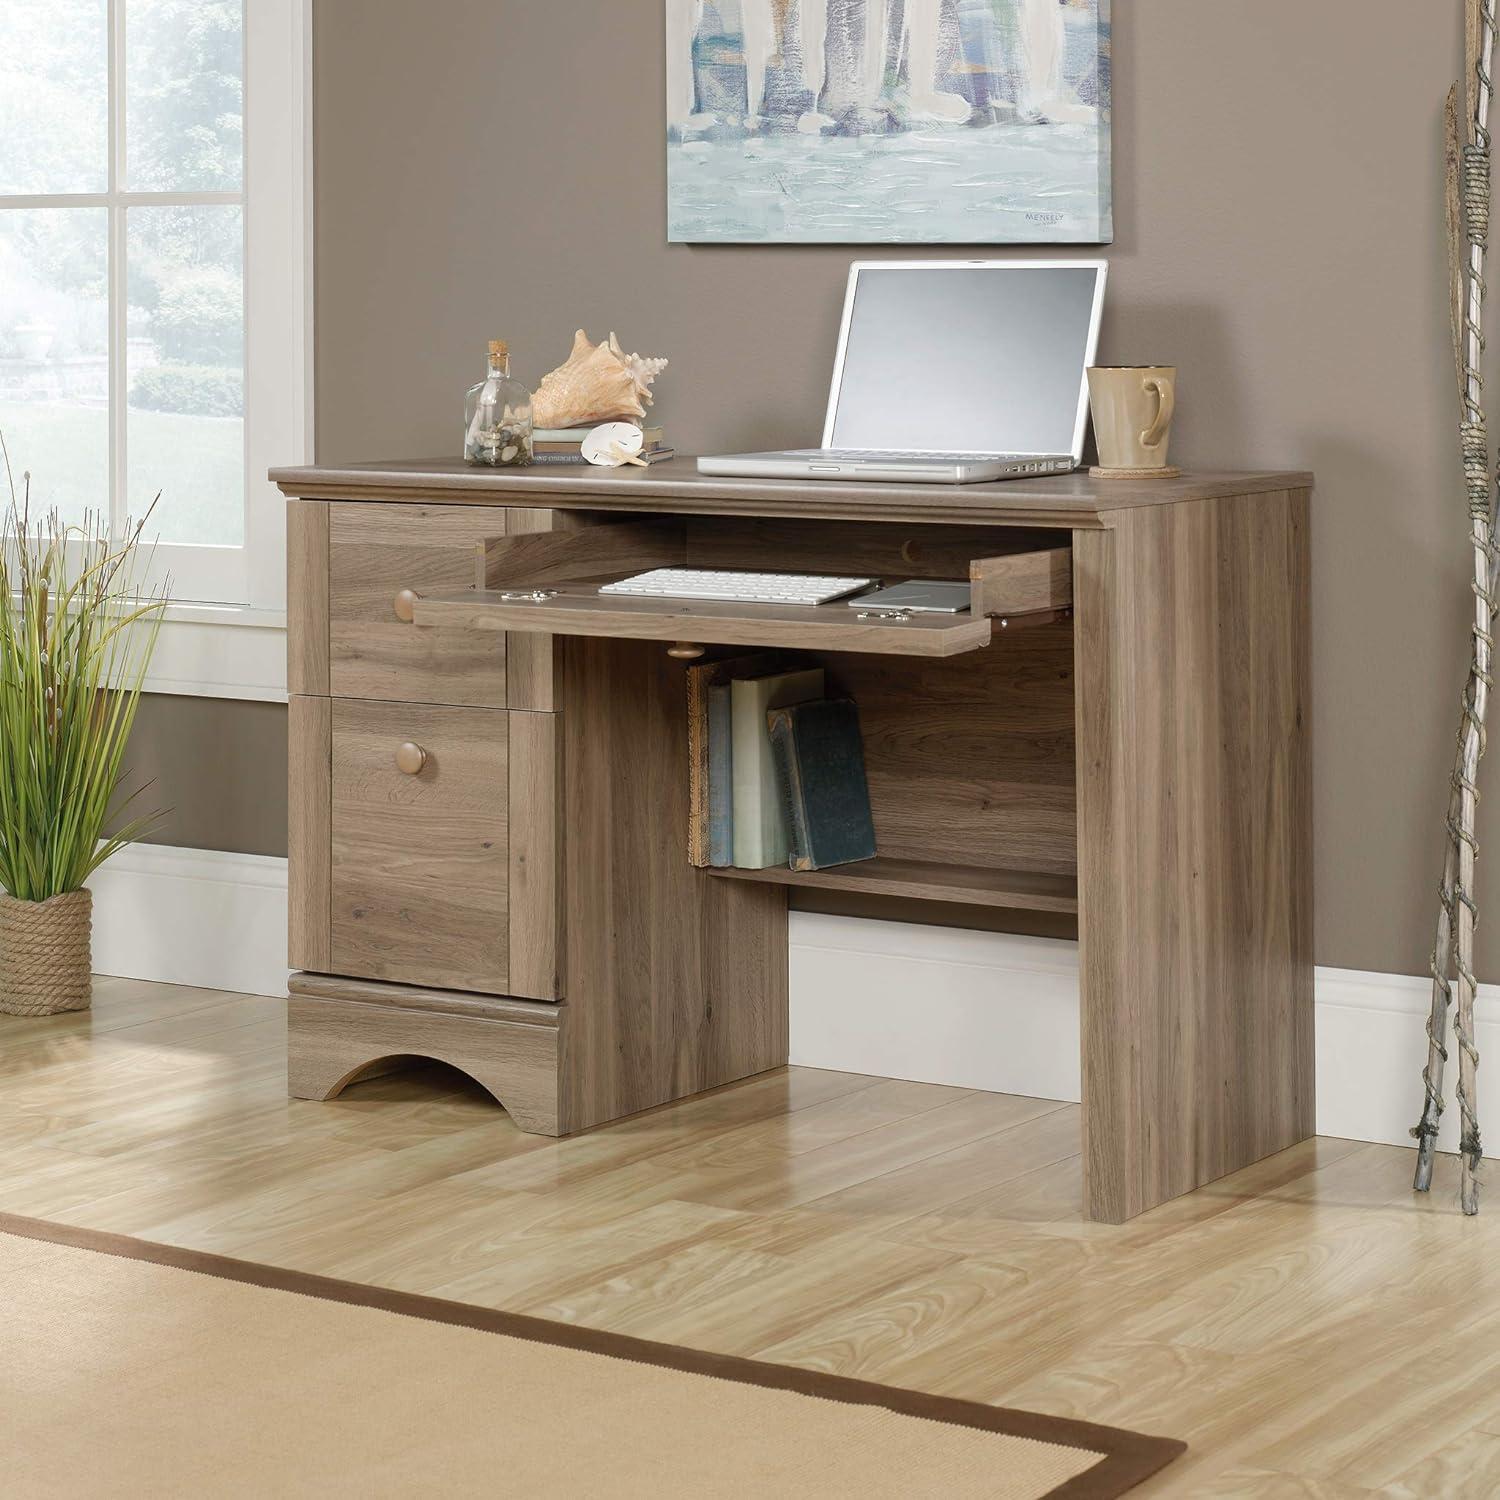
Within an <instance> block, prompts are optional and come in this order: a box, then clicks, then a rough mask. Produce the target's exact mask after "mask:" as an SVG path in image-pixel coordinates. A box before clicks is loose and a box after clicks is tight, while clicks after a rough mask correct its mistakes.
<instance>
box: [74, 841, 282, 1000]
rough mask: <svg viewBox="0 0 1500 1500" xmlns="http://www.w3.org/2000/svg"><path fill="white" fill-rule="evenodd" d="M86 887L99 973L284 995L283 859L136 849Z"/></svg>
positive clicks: (106, 867)
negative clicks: (89, 894)
mask: <svg viewBox="0 0 1500 1500" xmlns="http://www.w3.org/2000/svg"><path fill="white" fill-rule="evenodd" d="M89 887H90V889H91V890H92V891H93V893H94V968H95V970H96V971H97V972H98V973H100V974H119V975H122V976H124V977H125V978H127V979H155V980H161V981H165V982H167V983H171V984H188V985H196V986H200V987H201V988H203V989H216V990H234V991H237V992H239V993H242V994H248V995H284V994H286V977H287V973H288V972H289V971H288V969H287V965H286V861H285V860H284V859H273V858H269V857H267V856H264V855H259V854H225V853H222V852H220V851H216V850H208V849H176V848H171V847H169V846H168V845H165V844H136V845H133V846H132V847H130V848H128V849H122V850H121V851H120V852H119V853H118V854H117V855H115V857H114V858H113V859H111V860H110V861H109V862H108V863H107V864H105V865H103V866H102V867H101V868H100V869H98V870H96V871H95V872H94V874H93V875H92V876H91V877H90V879H89Z"/></svg>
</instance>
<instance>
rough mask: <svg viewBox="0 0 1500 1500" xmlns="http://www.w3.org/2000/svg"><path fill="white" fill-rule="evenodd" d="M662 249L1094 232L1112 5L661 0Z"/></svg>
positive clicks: (997, 240) (1099, 218)
mask: <svg viewBox="0 0 1500 1500" xmlns="http://www.w3.org/2000/svg"><path fill="white" fill-rule="evenodd" d="M666 6H667V205H668V207H667V218H668V238H669V239H670V240H672V241H673V242H705V241H706V242H714V241H717V242H733V243H742V244H744V243H751V244H755V243H760V244H777V243H815V242H834V243H845V244H847V243H877V244H917V243H926V244H969V245H1024V244H1038V243H1047V244H1065V243H1071V244H1105V243H1108V242H1109V241H1110V240H1111V239H1112V238H1113V226H1112V221H1111V213H1110V168H1109V106H1110V32H1109V0H666Z"/></svg>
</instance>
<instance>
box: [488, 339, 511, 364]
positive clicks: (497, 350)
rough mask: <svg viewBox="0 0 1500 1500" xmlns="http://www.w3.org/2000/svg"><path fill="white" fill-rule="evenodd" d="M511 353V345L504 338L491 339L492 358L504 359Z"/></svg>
mask: <svg viewBox="0 0 1500 1500" xmlns="http://www.w3.org/2000/svg"><path fill="white" fill-rule="evenodd" d="M509 353H510V345H509V344H507V343H506V342H505V340H504V339H491V340H490V358H491V359H504V358H505V357H506V356H507V355H508V354H509Z"/></svg>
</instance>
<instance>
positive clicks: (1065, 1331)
mask: <svg viewBox="0 0 1500 1500" xmlns="http://www.w3.org/2000/svg"><path fill="white" fill-rule="evenodd" d="M284 1067H285V1056H284V1022H283V1006H282V1005H281V1004H280V1003H279V1002H277V1001H272V1000H265V999H257V998H249V997H244V996H235V995H223V994H218V993H215V992H212V991H208V990H191V989H183V988H177V987H173V986H167V985H148V984H141V983H137V982H134V981H128V980H119V979H101V980H99V981H97V986H96V991H95V1010H94V1012H93V1013H92V1015H80V1016H67V1017H59V1018H55V1019H52V1020H47V1021H23V1020H14V1019H10V1018H6V1017H0V1209H4V1210H8V1211H10V1212H13V1213H20V1214H30V1215H34V1216H37V1217H41V1218H49V1219H57V1220H62V1221H64V1222H67V1223H75V1224H83V1225H88V1226H91V1227H95V1228H100V1229H111V1230H116V1231H118V1232H121V1233H125V1234H133V1235H139V1236H141V1237H144V1238H149V1239H155V1240H165V1241H167V1242H169V1243H172V1244H179V1245H187V1246H192V1247H194V1248H198V1249H203V1250H213V1251H218V1252H221V1253H224V1254H229V1255H236V1256H242V1257H245V1258H248V1259H252V1260H261V1261H269V1262H272V1263H274V1264H276V1265H281V1266H290V1267H296V1268H299V1269H303V1270H308V1271H318V1272H323V1273H325V1274H328V1275H333V1276H340V1277H346V1278H351V1279H354V1280H359V1281H367V1282H376V1283H379V1284H382V1285H387V1286H392V1287H399V1288H403V1289H407V1290H412V1291H420V1292H428V1293H432V1294H435V1295H438V1296H444V1297H453V1298H457V1299H460V1300H463V1301H467V1302H476V1303H482V1304H486V1305H490V1306H495V1307H504V1308H510V1309H513V1310H522V1311H526V1312H532V1313H537V1314H540V1315H542V1316H545V1317H551V1318H561V1319H568V1320H575V1321H579V1322H583V1323H587V1324H591V1325H594V1326H597V1327H603V1328H612V1329H617V1330H619V1331H621V1332H626V1333H633V1334H638V1335H642V1336H644V1337H647V1338H655V1339H664V1340H668V1341H671V1342H676V1343H685V1344H691V1345H695V1346H697V1347H700V1348H706V1349H714V1350H721V1351H724V1352H727V1353H734V1354H744V1355H752V1356H755V1357H757V1358H762V1359H767V1360H774V1361H779V1362H782V1363H789V1364H801V1365H808V1366H813V1367H816V1368H821V1369H827V1370H833V1371H837V1372H839V1373H843V1374H848V1375H855V1376H860V1377H863V1378H866V1379H871V1380H878V1381H884V1382H887V1383H890V1384H895V1385H903V1386H913V1387H917V1388H919V1389H922V1390H928V1391H935V1392H941V1393H944V1394H949V1395H955V1396H964V1397H968V1398H972V1399H976V1400H980V1401H988V1402H996V1403H1003V1404H1006V1405H1011V1406H1020V1407H1026V1408H1030V1409H1032V1410H1035V1411H1046V1412H1056V1413H1059V1414H1063V1415H1067V1416H1074V1417H1083V1418H1087V1419H1089V1420H1092V1421H1096V1422H1109V1423H1116V1424H1119V1425H1122V1426H1128V1427H1136V1428H1142V1429H1145V1430H1148V1431H1155V1432H1160V1433H1165V1434H1169V1435H1172V1436H1175V1437H1181V1438H1185V1439H1186V1440H1187V1441H1188V1442H1189V1443H1191V1444H1192V1451H1191V1452H1190V1453H1189V1454H1188V1455H1187V1456H1186V1457H1185V1458H1183V1459H1181V1460H1179V1462H1178V1463H1177V1464H1175V1465H1174V1466H1173V1468H1172V1469H1171V1470H1169V1471H1168V1472H1167V1473H1166V1474H1164V1475H1163V1476H1161V1477H1160V1478H1158V1479H1157V1480H1155V1481H1153V1482H1151V1483H1149V1484H1147V1485H1146V1486H1145V1487H1143V1488H1142V1489H1141V1490H1139V1491H1137V1492H1136V1493H1138V1494H1140V1495H1142V1496H1143V1497H1153V1496H1167V1495H1173V1496H1194V1497H1197V1496H1213V1497H1225V1496H1257V1497H1260V1496H1274V1497H1282V1496H1308V1497H1315V1500H1353V1497H1359V1496H1367V1495H1371V1494H1378V1495H1385V1496H1392V1497H1401V1500H1432V1497H1448V1496H1462V1497H1468V1496H1474V1497H1480V1496H1483V1497H1489V1496H1493V1495H1496V1494H1500V1199H1495V1200H1491V1201H1490V1202H1489V1203H1488V1204H1487V1205H1486V1206H1485V1208H1484V1211H1483V1212H1482V1214H1481V1216H1480V1217H1479V1218H1478V1219H1472V1220H1465V1219H1463V1218H1462V1217H1461V1216H1460V1215H1459V1214H1458V1212H1457V1208H1456V1204H1455V1201H1454V1200H1455V1185H1456V1171H1455V1169H1454V1167H1453V1164H1452V1162H1450V1161H1444V1162H1443V1163H1442V1165H1441V1166H1440V1169H1439V1181H1438V1184H1437V1188H1436V1189H1435V1191H1434V1193H1433V1195H1432V1197H1431V1199H1429V1200H1418V1199H1415V1198H1414V1197H1413V1195H1412V1194H1411V1192H1410V1186H1409V1185H1410V1178H1411V1168H1412V1161H1413V1154H1412V1153H1411V1152H1409V1151H1399V1150H1395V1149H1392V1148H1388V1147H1377V1146H1362V1145H1358V1144H1355V1143H1353V1142H1348V1141H1334V1140H1320V1141H1316V1142H1310V1143H1308V1144H1307V1145H1306V1146H1302V1147H1297V1148H1294V1149H1293V1150H1291V1151H1287V1152H1284V1153H1283V1154H1281V1155H1280V1156H1277V1157H1273V1158H1271V1159H1269V1160H1267V1161H1265V1162H1262V1163H1261V1164H1259V1165H1258V1166H1255V1167H1252V1168H1250V1169H1249V1170H1247V1171H1244V1172H1241V1173H1239V1174H1237V1175H1236V1176H1234V1177H1231V1178H1227V1179H1225V1180H1223V1181H1221V1182H1218V1183H1215V1184H1213V1185H1212V1186H1210V1187H1208V1188H1204V1189H1201V1190H1200V1191H1198V1192H1196V1193H1193V1194H1190V1195H1189V1196H1187V1197H1185V1198H1181V1199H1178V1200H1177V1201H1175V1202H1174V1203H1171V1204H1169V1205H1167V1206H1165V1207H1163V1208H1160V1209H1157V1210H1155V1211H1153V1212H1151V1213H1148V1214H1145V1215H1143V1216H1142V1217H1140V1218H1138V1219H1136V1220H1134V1221H1132V1222H1131V1223H1129V1224H1126V1225H1124V1226H1123V1227H1111V1226H1107V1225H1102V1224H1091V1223H1088V1222H1086V1221H1085V1220H1084V1219H1083V1216H1082V1204H1081V1189H1080V1181H1079V1160H1078V1154H1077V1153H1078V1117H1077V1111H1076V1109H1075V1108H1074V1107H1072V1106H1060V1105H1057V1104H1055V1103H1050V1102H1046V1101H1039V1100H1030V1099H1018V1098H1012V1097H1006V1096H1001V1095H995V1094H983V1093H974V1092H970V1091H966V1090H963V1089H950V1088H938V1087H933V1086H929V1085H923V1084H911V1083H896V1082H890V1081H888V1080H882V1079H877V1078H865V1077H859V1076H856V1075H852V1074H842V1073H826V1072H817V1071H812V1070H808V1069H793V1070H790V1071H785V1072H780V1073H776V1074H769V1075H765V1076H763V1077H761V1078H759V1079H755V1080H753V1081H751V1082H749V1083H746V1084H741V1085H737V1086H733V1087H730V1088H727V1089H724V1090H721V1091H719V1092H718V1093H715V1094H712V1095H707V1096H704V1097H701V1098H698V1099H694V1100H690V1101H688V1102H686V1103H683V1104H678V1105H673V1106H668V1107H666V1108H663V1109H660V1110H657V1111H654V1112H653V1113H650V1114H647V1115H641V1116H637V1117H635V1118H633V1119H630V1120H626V1121H623V1122H621V1123H619V1124H617V1125H614V1126H611V1127H608V1128H606V1129H602V1130H598V1131H596V1132H594V1133H592V1134H590V1135H585V1136H581V1137H576V1138H573V1139H570V1140H562V1141H555V1140H548V1139H546V1138H543V1137H538V1136H526V1135H522V1134H521V1133H520V1132H519V1131H517V1130H516V1129H515V1128H514V1127H513V1126H512V1125H511V1124H510V1122H509V1120H508V1119H506V1117H505V1116H504V1115H503V1114H502V1113H501V1112H500V1111H499V1110H498V1109H497V1108H496V1107H495V1106H494V1105H493V1104H491V1103H490V1101H489V1100H488V1099H487V1098H486V1097H485V1096H484V1095H482V1094H481V1093H480V1092H479V1091H478V1090H477V1089H475V1088H473V1087H472V1086H469V1085H467V1084H466V1083H465V1082H464V1081H463V1080H461V1079H459V1078H457V1077H456V1076H455V1075H450V1074H446V1073H442V1072H440V1071H438V1070H428V1071H426V1072H423V1073H415V1074H405V1075H397V1076H393V1077H387V1078H383V1079H377V1080H373V1081H371V1082H368V1083H364V1084H360V1085H357V1086H355V1087H353V1088H351V1089H350V1090H349V1091H348V1092H347V1093H346V1094H344V1095H343V1096H342V1097H341V1098H340V1099H339V1100H337V1101H335V1102H333V1103H329V1104H314V1103H307V1102H302V1101H297V1100H288V1099H287V1098H285V1097H284V1086H285V1080H284Z"/></svg>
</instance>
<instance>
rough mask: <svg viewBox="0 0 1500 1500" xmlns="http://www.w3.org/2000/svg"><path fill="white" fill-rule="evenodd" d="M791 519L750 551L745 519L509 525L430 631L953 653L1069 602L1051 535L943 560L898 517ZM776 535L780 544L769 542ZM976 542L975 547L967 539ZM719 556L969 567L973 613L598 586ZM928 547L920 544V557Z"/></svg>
mask: <svg viewBox="0 0 1500 1500" xmlns="http://www.w3.org/2000/svg"><path fill="white" fill-rule="evenodd" d="M880 531H881V529H880V528H878V527H850V528H847V530H846V531H845V532H844V533H843V534H842V535H840V534H839V533H838V532H836V531H832V530H830V529H829V528H827V527H825V526H814V527H802V528H791V529H790V531H789V532H788V533H787V534H786V535H785V536H782V537H781V538H780V539H779V540H777V539H775V538H766V539H762V540H763V541H765V542H766V543H767V546H766V550H763V551H761V552H760V553H759V560H758V561H754V562H753V561H752V559H751V558H750V557H749V556H747V555H743V554H744V553H745V546H746V543H750V544H753V543H754V542H755V541H756V538H755V537H754V536H753V535H746V532H747V528H745V527H744V526H738V527H736V528H734V529H733V531H730V530H727V529H725V528H719V529H717V530H715V529H709V528H707V527H706V526H705V524H704V523H695V522H687V523H684V522H680V521H675V520H669V519H662V520H654V521H638V522H626V523H614V524H601V525H593V526H585V527H582V528H580V529H577V530H574V531H570V532H562V533H552V534H550V535H543V536H499V537H495V538H492V539H490V540H489V541H488V542H486V544H485V546H484V548H483V549H482V553H481V562H480V566H479V569H478V573H477V576H476V579H475V585H477V586H471V587H469V588H468V589H467V590H465V591H463V592H461V593H458V592H455V593H449V594H439V595H435V596H432V597H424V598H423V599H421V600H420V601H418V603H417V604H416V606H415V609H414V619H415V621H416V624H417V626H418V627H419V629H420V630H424V631H425V630H432V631H453V632H462V631H470V632H473V633H474V634H476V635H494V636H496V637H498V636H499V635H502V634H504V633H505V632H515V634H516V635H517V636H522V635H525V634H527V633H538V634H551V635H577V636H600V637H617V638H625V639H631V640H659V641H676V642H679V643H682V645H683V646H684V648H685V649H684V651H682V652H681V653H678V654H683V655H686V654H689V653H690V651H691V648H692V646H694V645H697V644H701V645H724V646H773V647H792V648H801V649H807V650H829V651H851V652H859V653H863V654H870V655H889V656H918V657H944V656H955V655H958V654H960V653H962V652H967V651H974V650H978V649H979V648H981V647H983V646H987V645H988V644H989V642H990V639H991V636H992V632H993V629H994V626H993V624H992V619H994V618H999V619H1001V620H1003V621H1004V622H1005V624H1006V625H1007V626H1012V625H1023V624H1027V623H1044V622H1046V621H1050V620H1052V619H1055V618H1056V616H1057V614H1058V613H1059V612H1060V611H1062V610H1065V609H1067V608H1068V607H1069V606H1070V605H1071V604H1072V552H1071V549H1070V548H1069V547H1068V546H1067V545H1066V544H1059V543H1058V542H1057V541H1055V540H1052V539H1048V540H1047V541H1045V542H1036V541H1034V540H1031V539H1030V538H1027V537H1024V536H1023V537H1014V538H1007V537H1006V536H1005V535H1004V533H1000V534H998V535H997V534H995V533H993V532H992V533H989V534H987V535H972V534H970V535H968V536H967V538H966V539H955V540H954V541H953V542H948V543H947V544H946V545H945V546H944V547H943V549H942V557H943V560H942V562H940V563H938V564H937V565H936V566H933V565H931V564H928V565H925V566H924V565H923V564H922V563H920V562H916V561H913V560H912V558H913V555H914V553H913V549H912V546H911V543H910V542H909V541H907V542H903V541H902V540H901V536H900V533H899V532H897V531H896V529H895V528H885V534H884V535H881V534H880ZM772 541H775V543H776V545H775V546H774V547H773V546H771V545H770V542H772ZM965 541H966V543H967V545H965ZM715 553H718V554H719V555H720V556H726V557H732V558H733V559H734V560H733V561H732V562H713V563H709V564H708V565H710V566H730V567H747V566H759V567H761V568H763V569H764V568H772V569H779V568H785V569H786V570H787V571H792V572H796V571H826V572H845V573H857V574H858V575H859V576H872V577H877V578H879V579H881V580H882V581H884V582H887V583H890V582H894V581H897V580H899V579H902V578H909V577H912V576H914V575H916V576H929V577H931V576H939V577H941V576H945V575H946V576H949V577H962V576H963V575H964V574H965V573H967V574H968V575H969V579H970V584H971V588H972V597H973V609H972V610H971V611H970V612H969V613H967V614H962V615H938V614H908V613H905V612H903V611H899V610H898V611H891V610H879V609H872V610H862V609H860V608H859V607H858V606H854V607H851V606H850V605H848V604H847V603H845V602H843V601H837V602H835V603H833V604H826V605H818V606H809V605H770V604H731V603H719V602H710V601H697V600H677V599H645V598H628V597H622V596H619V595H601V594H600V593H599V591H598V590H599V585H600V584H601V583H603V582H606V581H609V580H611V579H615V578H623V577H628V576H629V575H630V574H631V573H634V572H639V571H642V570H644V569H647V568H653V567H667V566H672V565H674V564H682V563H686V562H689V561H690V560H691V561H694V562H698V561H700V560H705V559H706V558H707V557H711V556H713V555H714V554H715ZM916 555H920V554H916Z"/></svg>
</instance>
